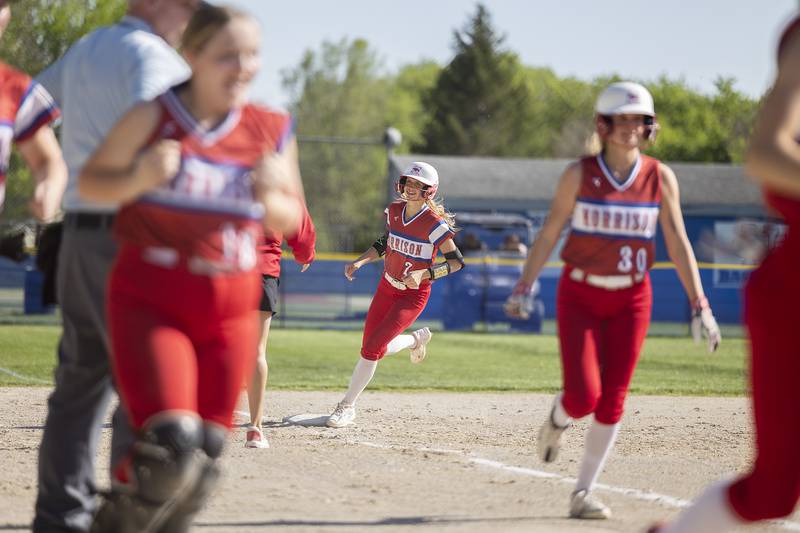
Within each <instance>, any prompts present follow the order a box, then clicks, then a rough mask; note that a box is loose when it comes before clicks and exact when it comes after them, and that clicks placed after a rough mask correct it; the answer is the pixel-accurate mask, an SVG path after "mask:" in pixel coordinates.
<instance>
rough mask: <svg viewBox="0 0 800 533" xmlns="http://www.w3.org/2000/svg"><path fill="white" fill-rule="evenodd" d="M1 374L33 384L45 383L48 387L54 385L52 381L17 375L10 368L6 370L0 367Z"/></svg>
mask: <svg viewBox="0 0 800 533" xmlns="http://www.w3.org/2000/svg"><path fill="white" fill-rule="evenodd" d="M0 372H2V373H4V374H8V375H9V376H13V377H15V378H17V379H21V380H23V381H31V382H33V383H44V384H46V385H52V384H53V382H52V381H47V380H44V379H39V378H33V377H30V376H23V375H22V374H17V373H16V372H14V371H13V370H11V369H8V368H4V367H2V366H0Z"/></svg>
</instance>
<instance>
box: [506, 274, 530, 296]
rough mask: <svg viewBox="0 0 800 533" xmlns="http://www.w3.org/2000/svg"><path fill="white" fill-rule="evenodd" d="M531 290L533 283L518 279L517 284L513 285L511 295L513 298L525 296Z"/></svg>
mask: <svg viewBox="0 0 800 533" xmlns="http://www.w3.org/2000/svg"><path fill="white" fill-rule="evenodd" d="M532 288H533V283H528V282H526V281H524V280H522V279H521V278H520V280H519V281H517V284H516V285H514V290H513V291H511V294H513V295H514V296H520V295H521V296H527V295H528V294H530V292H531V289H532Z"/></svg>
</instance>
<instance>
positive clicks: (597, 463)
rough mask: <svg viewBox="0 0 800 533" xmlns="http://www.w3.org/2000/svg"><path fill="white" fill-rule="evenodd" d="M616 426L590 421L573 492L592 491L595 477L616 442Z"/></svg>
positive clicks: (617, 429) (617, 428)
mask: <svg viewBox="0 0 800 533" xmlns="http://www.w3.org/2000/svg"><path fill="white" fill-rule="evenodd" d="M618 431H619V423H617V424H601V423H600V422H598V421H597V420H592V424H591V425H590V426H589V430H588V431H587V432H586V446H585V448H584V450H583V461H582V462H581V470H580V473H579V474H578V483H576V484H575V490H583V489H586V490H592V486H593V485H594V483H595V481H597V476H599V475H600V472H602V470H603V465H605V463H606V458H607V457H608V452H610V451H611V448H612V447H613V446H614V441H615V440H617V432H618Z"/></svg>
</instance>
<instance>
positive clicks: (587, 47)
mask: <svg viewBox="0 0 800 533" xmlns="http://www.w3.org/2000/svg"><path fill="white" fill-rule="evenodd" d="M219 3H229V4H232V5H236V6H238V7H240V8H244V9H245V10H247V11H249V12H250V13H252V14H253V15H255V17H256V18H257V19H258V20H259V21H260V22H261V24H262V27H263V50H262V63H263V65H262V69H261V73H260V74H259V77H258V78H257V79H256V81H255V83H254V86H253V90H252V98H253V99H254V100H257V101H262V102H266V103H269V104H272V105H277V106H286V105H287V104H288V103H289V102H288V98H289V96H288V94H287V93H286V92H285V91H284V90H283V89H282V87H281V71H282V70H285V69H291V68H294V67H295V66H296V65H298V64H299V62H300V60H301V58H302V56H303V53H304V52H305V51H306V50H309V49H311V50H319V49H320V45H321V43H322V42H323V41H325V40H328V41H338V40H340V39H342V38H345V37H346V38H349V39H354V38H363V39H366V41H367V42H368V43H369V44H370V46H371V48H372V49H373V50H374V51H376V52H377V53H378V56H379V57H380V58H381V60H382V62H383V65H384V69H385V72H386V73H391V72H395V71H397V69H398V68H399V67H401V66H403V65H406V64H409V63H416V62H419V61H422V60H425V59H428V60H433V61H435V62H437V63H439V64H441V65H445V64H447V63H448V62H449V61H450V59H451V58H452V56H453V31H454V30H457V29H462V28H464V27H465V25H466V24H467V22H468V20H469V19H470V17H471V16H472V15H474V13H475V9H476V2H475V1H472V0H400V1H391V2H389V1H386V0H342V1H339V2H333V1H330V0H328V1H325V0H288V1H287V0H284V1H282V2H276V1H274V0H220V1H219ZM484 5H485V6H486V8H487V10H488V11H489V13H490V14H491V16H492V22H493V25H494V27H495V29H496V30H497V31H498V32H499V33H501V34H504V35H505V38H506V39H505V47H506V48H507V49H509V50H511V51H513V52H516V53H517V54H518V55H519V56H520V58H521V60H522V62H523V63H524V64H525V65H528V66H535V67H549V68H551V69H553V71H554V72H555V73H556V74H557V75H559V76H574V77H577V78H579V79H584V80H590V79H592V78H594V77H596V76H600V75H608V74H613V73H616V74H619V75H620V76H622V77H624V78H630V79H635V80H638V81H643V82H645V83H646V82H647V81H648V80H655V79H657V78H659V77H660V76H662V75H665V76H667V77H669V78H670V79H678V80H683V81H685V82H686V83H687V84H688V85H689V86H690V87H692V88H694V89H697V90H700V91H702V92H704V93H712V92H713V90H714V80H715V79H717V78H718V77H719V76H724V77H733V78H735V79H736V84H735V87H736V88H737V89H738V90H740V91H742V92H744V93H745V94H748V95H750V96H752V97H759V96H761V95H762V94H763V92H764V91H765V90H766V89H767V88H768V87H769V85H770V83H771V81H772V77H773V76H774V55H775V45H776V43H777V40H778V37H779V34H780V31H781V29H782V28H783V27H784V25H785V24H786V22H787V21H788V20H789V18H790V17H791V15H792V14H793V13H794V11H795V10H796V9H797V7H798V0H666V1H665V0H661V1H654V0H549V1H540V0H485V1H484ZM657 105H658V103H657V102H656V106H657Z"/></svg>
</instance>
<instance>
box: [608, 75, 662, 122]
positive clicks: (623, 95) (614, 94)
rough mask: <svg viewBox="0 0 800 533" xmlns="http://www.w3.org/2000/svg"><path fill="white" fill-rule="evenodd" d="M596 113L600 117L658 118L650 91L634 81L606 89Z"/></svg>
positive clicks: (619, 83)
mask: <svg viewBox="0 0 800 533" xmlns="http://www.w3.org/2000/svg"><path fill="white" fill-rule="evenodd" d="M595 111H597V114H598V115H625V114H629V115H645V116H648V117H654V116H656V111H655V107H654V106H653V97H652V95H651V94H650V91H648V90H647V89H645V88H644V87H643V86H642V85H639V84H638V83H633V82H632V81H621V82H618V83H612V84H611V85H609V86H608V87H606V89H605V90H604V91H603V92H602V93H600V96H599V97H598V98H597V104H596V105H595Z"/></svg>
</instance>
